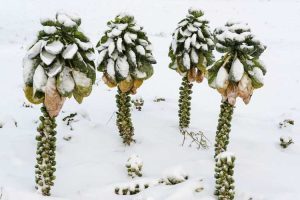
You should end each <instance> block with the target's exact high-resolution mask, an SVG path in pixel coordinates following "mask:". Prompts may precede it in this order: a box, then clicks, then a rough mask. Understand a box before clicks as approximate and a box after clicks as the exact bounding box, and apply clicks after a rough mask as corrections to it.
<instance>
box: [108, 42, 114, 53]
mask: <svg viewBox="0 0 300 200" xmlns="http://www.w3.org/2000/svg"><path fill="white" fill-rule="evenodd" d="M115 47H116V45H115V43H114V42H111V43H110V44H109V46H108V55H109V56H111V54H112V53H113V52H114V50H115Z"/></svg>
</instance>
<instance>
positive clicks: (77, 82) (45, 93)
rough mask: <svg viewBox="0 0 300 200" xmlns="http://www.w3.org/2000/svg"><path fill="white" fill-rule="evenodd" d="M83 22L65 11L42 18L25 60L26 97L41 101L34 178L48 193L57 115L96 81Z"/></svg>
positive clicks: (39, 186) (81, 98)
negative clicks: (67, 99)
mask: <svg viewBox="0 0 300 200" xmlns="http://www.w3.org/2000/svg"><path fill="white" fill-rule="evenodd" d="M80 23H81V19H80V18H79V17H78V16H75V15H69V14H65V13H57V14H56V16H55V18H54V19H44V20H41V24H42V26H43V29H42V30H41V31H40V32H39V33H38V36H37V39H36V41H35V42H34V44H33V45H32V46H31V47H30V48H29V50H28V52H27V54H26V56H25V58H24V62H23V77H24V82H25V87H24V92H25V96H26V98H27V99H28V101H29V102H31V103H33V104H42V107H41V111H42V113H43V116H41V117H40V121H41V123H40V125H39V127H38V128H37V131H38V132H39V134H38V135H37V136H36V140H37V158H36V160H37V164H36V166H35V168H36V170H35V174H36V177H35V181H36V188H37V189H38V190H39V191H41V192H42V194H43V195H47V196H49V195H50V189H51V186H53V184H54V180H55V176H54V172H55V170H56V169H55V165H56V162H55V149H56V137H55V135H56V131H55V127H56V123H55V118H56V116H57V115H58V114H59V112H60V110H61V108H62V106H63V104H64V102H65V99H66V97H68V98H71V97H72V96H73V97H74V98H75V99H76V101H77V102H78V103H81V102H82V100H83V98H84V97H87V96H89V94H90V93H91V90H92V85H93V83H94V81H95V65H94V61H93V59H94V50H93V46H92V44H91V43H90V42H89V39H88V38H87V37H86V36H85V35H84V34H83V33H82V32H81V31H80V30H79V26H80Z"/></svg>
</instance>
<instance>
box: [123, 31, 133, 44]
mask: <svg viewBox="0 0 300 200" xmlns="http://www.w3.org/2000/svg"><path fill="white" fill-rule="evenodd" d="M124 41H125V42H126V43H127V44H132V40H131V38H130V37H129V33H125V34H124Z"/></svg>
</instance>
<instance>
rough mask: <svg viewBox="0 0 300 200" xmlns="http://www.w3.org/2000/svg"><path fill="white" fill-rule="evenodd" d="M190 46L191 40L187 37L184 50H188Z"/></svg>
mask: <svg viewBox="0 0 300 200" xmlns="http://www.w3.org/2000/svg"><path fill="white" fill-rule="evenodd" d="M190 46H191V38H190V37H188V38H186V40H185V42H184V48H185V50H190Z"/></svg>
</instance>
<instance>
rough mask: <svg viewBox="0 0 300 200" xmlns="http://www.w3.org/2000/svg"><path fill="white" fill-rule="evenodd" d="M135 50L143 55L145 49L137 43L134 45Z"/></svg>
mask: <svg viewBox="0 0 300 200" xmlns="http://www.w3.org/2000/svg"><path fill="white" fill-rule="evenodd" d="M136 51H137V52H138V53H139V54H140V55H143V56H144V55H145V53H146V51H145V49H144V47H143V46H142V45H137V46H136Z"/></svg>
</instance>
